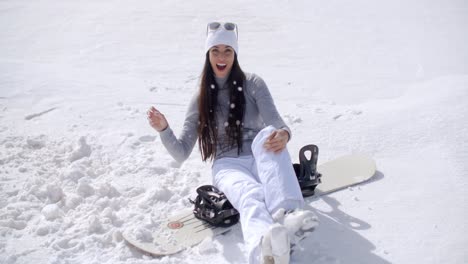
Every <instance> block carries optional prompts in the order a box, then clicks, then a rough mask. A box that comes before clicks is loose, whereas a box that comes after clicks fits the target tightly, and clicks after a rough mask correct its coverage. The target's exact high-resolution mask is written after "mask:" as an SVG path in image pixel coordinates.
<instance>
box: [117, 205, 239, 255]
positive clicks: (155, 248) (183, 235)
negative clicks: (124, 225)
mask: <svg viewBox="0 0 468 264" xmlns="http://www.w3.org/2000/svg"><path fill="white" fill-rule="evenodd" d="M231 228H232V227H227V228H222V227H215V226H212V225H210V224H208V223H206V222H204V221H201V220H199V219H198V218H196V217H195V215H194V214H193V208H187V209H184V210H182V211H180V212H178V213H177V214H175V215H173V216H171V217H170V218H168V219H167V220H166V221H164V222H163V223H161V229H160V231H159V232H155V233H153V237H152V240H151V241H141V240H138V239H137V238H136V237H135V234H132V233H131V232H124V233H123V234H122V235H123V238H124V239H125V241H126V242H127V243H128V244H130V245H131V246H133V247H135V248H137V249H138V250H141V251H143V252H145V253H148V254H150V255H153V256H166V255H172V254H175V253H177V252H179V251H182V250H184V249H186V248H188V247H191V246H194V245H197V244H198V243H200V242H202V241H203V239H205V238H207V237H214V236H217V235H220V234H224V233H226V232H228V231H229V230H231Z"/></svg>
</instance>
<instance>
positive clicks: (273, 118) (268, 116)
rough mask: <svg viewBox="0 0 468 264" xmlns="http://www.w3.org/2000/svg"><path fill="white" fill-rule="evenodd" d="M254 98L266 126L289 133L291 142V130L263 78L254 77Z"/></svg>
mask: <svg viewBox="0 0 468 264" xmlns="http://www.w3.org/2000/svg"><path fill="white" fill-rule="evenodd" d="M252 88H253V91H252V93H253V97H254V99H255V101H256V103H257V107H258V111H259V113H260V116H261V117H262V119H263V122H264V123H265V124H266V125H272V126H274V127H275V128H277V129H279V128H281V129H284V130H286V131H287V132H288V133H289V140H291V137H292V134H291V129H290V128H289V127H288V126H287V125H286V123H285V122H284V120H283V119H282V118H281V116H280V114H279V113H278V110H277V109H276V106H275V103H274V101H273V97H272V96H271V93H270V91H269V89H268V87H267V85H266V83H265V81H263V79H262V78H260V77H259V76H257V75H253V87H252Z"/></svg>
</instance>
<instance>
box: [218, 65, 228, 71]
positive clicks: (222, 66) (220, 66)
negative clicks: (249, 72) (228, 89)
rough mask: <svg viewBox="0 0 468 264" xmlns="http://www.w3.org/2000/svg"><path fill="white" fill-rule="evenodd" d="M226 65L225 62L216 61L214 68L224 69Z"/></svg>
mask: <svg viewBox="0 0 468 264" xmlns="http://www.w3.org/2000/svg"><path fill="white" fill-rule="evenodd" d="M226 67H227V64H225V63H216V68H217V69H218V70H220V71H224V70H225V69H226Z"/></svg>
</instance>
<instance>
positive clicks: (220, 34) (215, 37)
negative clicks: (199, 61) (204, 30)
mask: <svg viewBox="0 0 468 264" xmlns="http://www.w3.org/2000/svg"><path fill="white" fill-rule="evenodd" d="M223 25H224V23H221V26H219V28H218V29H216V30H209V31H208V35H207V37H206V42H205V52H208V51H209V50H210V49H211V48H212V47H213V46H216V45H221V44H222V45H227V46H231V47H232V48H233V49H234V51H235V52H236V54H239V47H238V45H237V35H236V31H235V30H226V29H225V28H224V26H223Z"/></svg>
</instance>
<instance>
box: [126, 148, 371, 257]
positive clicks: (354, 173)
mask: <svg viewBox="0 0 468 264" xmlns="http://www.w3.org/2000/svg"><path fill="white" fill-rule="evenodd" d="M317 170H318V172H320V173H321V174H322V178H321V179H322V183H320V184H319V185H318V186H317V188H316V191H315V195H314V196H312V197H317V196H321V195H324V194H327V193H330V192H334V191H337V190H340V189H343V188H346V187H349V186H352V185H355V184H358V183H361V182H364V181H367V180H368V179H370V178H371V177H372V176H373V175H374V174H375V171H376V165H375V162H374V161H373V160H372V159H371V158H369V157H367V156H364V155H348V156H343V157H340V158H338V159H334V160H331V161H328V162H325V163H323V164H321V165H319V166H318V168H317ZM231 228H232V227H228V228H220V227H218V228H217V227H213V226H211V225H209V224H208V223H206V222H203V221H201V220H199V219H197V218H196V217H195V216H194V214H193V212H192V208H187V209H185V210H182V211H181V212H179V213H177V214H175V215H173V216H172V217H170V218H168V219H167V220H166V221H164V222H163V223H162V224H161V229H160V230H159V231H158V232H155V233H154V234H153V237H152V240H151V239H150V240H151V241H141V240H138V239H136V237H135V234H132V233H131V232H124V233H123V237H124V239H125V240H126V242H127V243H128V244H130V245H131V246H133V247H135V248H137V249H138V250H141V251H143V252H145V253H148V254H151V255H153V256H166V255H171V254H175V253H177V252H180V251H182V250H184V249H186V248H188V247H192V246H194V245H197V244H198V243H200V242H201V241H203V240H204V239H205V238H207V237H214V236H217V235H220V234H224V233H226V232H228V231H229V230H231Z"/></svg>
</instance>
